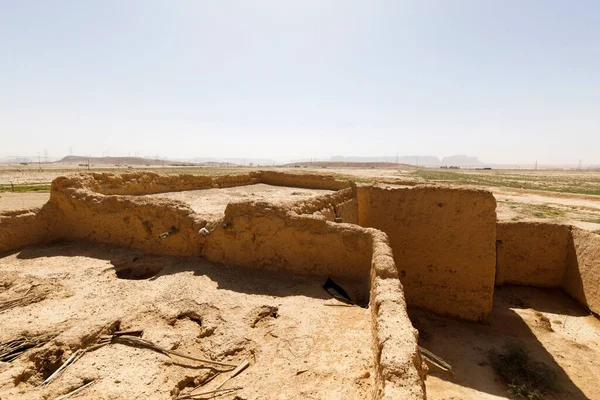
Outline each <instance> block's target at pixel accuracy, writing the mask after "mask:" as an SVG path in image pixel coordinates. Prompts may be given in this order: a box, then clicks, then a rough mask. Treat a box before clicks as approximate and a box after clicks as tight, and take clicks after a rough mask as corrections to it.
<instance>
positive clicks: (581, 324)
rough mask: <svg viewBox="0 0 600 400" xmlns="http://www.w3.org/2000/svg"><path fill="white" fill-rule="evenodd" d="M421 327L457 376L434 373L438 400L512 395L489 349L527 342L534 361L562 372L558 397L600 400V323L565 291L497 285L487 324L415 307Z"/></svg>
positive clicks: (431, 390)
mask: <svg viewBox="0 0 600 400" xmlns="http://www.w3.org/2000/svg"><path fill="white" fill-rule="evenodd" d="M410 315H411V320H412V321H413V325H414V326H415V327H416V328H417V329H419V331H420V341H419V342H420V343H419V344H420V345H421V346H423V347H425V348H426V349H428V350H430V351H432V352H433V353H434V354H436V355H437V356H439V357H441V358H442V359H444V360H445V361H447V362H448V363H449V364H450V365H451V366H452V368H453V370H454V377H448V376H446V375H444V374H442V373H440V372H433V371H432V372H431V373H430V375H429V376H428V377H427V380H426V385H427V398H428V399H431V400H487V399H505V398H508V393H507V386H506V383H505V382H502V381H501V380H500V379H501V378H500V377H499V376H498V375H496V374H495V372H494V370H493V368H492V366H491V364H490V360H489V352H490V350H496V351H502V349H503V347H504V346H505V345H506V344H507V343H508V342H510V341H515V342H520V343H522V344H524V345H525V347H526V348H527V349H528V350H529V352H530V354H531V357H532V359H534V360H536V361H539V362H543V363H545V364H546V365H547V366H549V367H550V368H552V369H553V370H554V371H555V372H556V374H557V381H558V386H559V388H560V391H559V392H558V393H556V394H554V398H555V399H565V400H567V399H569V400H570V399H573V400H579V399H600V386H599V385H598V377H600V321H599V320H598V319H597V318H596V317H594V316H592V315H589V313H586V312H585V311H584V310H583V309H582V308H581V307H580V306H579V305H578V304H577V303H575V301H574V300H572V299H571V298H570V297H568V296H567V295H565V294H564V293H563V292H562V291H560V290H557V289H556V290H555V289H536V288H531V287H517V286H503V287H497V288H496V293H495V296H494V309H493V310H492V313H491V314H490V316H489V318H488V320H487V322H486V323H482V324H479V323H469V322H464V321H459V320H456V319H453V318H445V317H440V316H436V315H433V314H431V313H427V312H424V311H420V310H410Z"/></svg>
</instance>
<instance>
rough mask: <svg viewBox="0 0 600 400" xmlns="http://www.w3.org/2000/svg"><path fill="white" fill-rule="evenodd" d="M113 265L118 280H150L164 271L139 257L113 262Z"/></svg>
mask: <svg viewBox="0 0 600 400" xmlns="http://www.w3.org/2000/svg"><path fill="white" fill-rule="evenodd" d="M111 264H112V265H114V267H115V272H116V274H117V278H119V279H130V280H142V279H150V278H152V277H154V276H156V275H157V274H158V273H159V272H160V271H161V270H162V269H163V267H162V266H160V265H152V264H150V263H147V262H144V260H141V259H139V258H138V257H135V258H134V259H132V260H129V261H111Z"/></svg>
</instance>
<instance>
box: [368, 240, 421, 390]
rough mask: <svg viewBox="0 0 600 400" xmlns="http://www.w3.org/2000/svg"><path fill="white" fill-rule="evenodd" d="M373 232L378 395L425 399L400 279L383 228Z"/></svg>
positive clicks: (416, 336)
mask: <svg viewBox="0 0 600 400" xmlns="http://www.w3.org/2000/svg"><path fill="white" fill-rule="evenodd" d="M369 231H370V232H371V235H372V245H373V257H372V261H371V296H370V299H371V304H370V308H371V320H372V327H373V345H374V354H375V358H376V366H377V377H376V385H377V398H379V399H386V400H397V399H407V400H411V399H415V400H416V399H425V398H426V396H425V384H424V379H425V376H424V370H423V367H422V360H421V356H420V353H419V349H418V344H417V343H418V332H417V331H416V329H414V328H413V326H412V323H411V321H410V319H409V318H408V314H407V311H406V301H405V299H404V292H403V287H402V283H401V282H400V279H399V277H398V271H397V269H396V265H395V263H394V256H393V253H392V249H391V247H390V245H389V240H388V237H387V235H386V234H385V233H384V232H381V231H378V230H375V229H369Z"/></svg>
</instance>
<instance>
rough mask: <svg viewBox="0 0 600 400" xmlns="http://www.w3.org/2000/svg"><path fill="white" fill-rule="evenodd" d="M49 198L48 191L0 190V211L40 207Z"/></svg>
mask: <svg viewBox="0 0 600 400" xmlns="http://www.w3.org/2000/svg"><path fill="white" fill-rule="evenodd" d="M49 199H50V193H39V192H25V193H11V192H3V193H2V192H0V212H1V211H13V210H21V209H23V208H32V207H41V206H43V205H44V204H45V203H47V202H48V200H49Z"/></svg>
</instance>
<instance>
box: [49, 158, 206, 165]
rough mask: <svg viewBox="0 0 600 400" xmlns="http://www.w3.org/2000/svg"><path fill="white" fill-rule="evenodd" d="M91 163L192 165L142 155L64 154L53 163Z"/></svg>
mask: <svg viewBox="0 0 600 400" xmlns="http://www.w3.org/2000/svg"><path fill="white" fill-rule="evenodd" d="M88 161H89V163H90V164H93V165H194V164H193V163H189V162H183V161H173V160H159V159H150V158H144V157H84V156H66V157H63V158H61V159H60V160H58V161H55V164H87V163H88Z"/></svg>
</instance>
